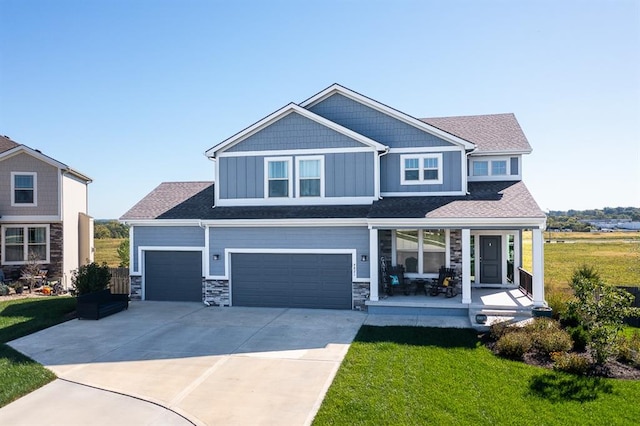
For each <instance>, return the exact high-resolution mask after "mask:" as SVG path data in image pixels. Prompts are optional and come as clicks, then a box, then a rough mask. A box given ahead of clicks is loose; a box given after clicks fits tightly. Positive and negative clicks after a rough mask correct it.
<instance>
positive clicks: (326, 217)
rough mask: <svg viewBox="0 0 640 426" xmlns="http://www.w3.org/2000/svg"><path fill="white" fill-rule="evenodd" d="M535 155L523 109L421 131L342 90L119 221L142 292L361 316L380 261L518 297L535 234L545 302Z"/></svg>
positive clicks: (245, 138)
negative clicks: (521, 118)
mask: <svg viewBox="0 0 640 426" xmlns="http://www.w3.org/2000/svg"><path fill="white" fill-rule="evenodd" d="M530 152H531V147H530V145H529V143H528V141H527V139H526V137H525V136H524V134H523V132H522V130H521V128H520V126H519V124H518V122H517V121H516V118H515V116H514V115H513V114H498V115H482V116H470V117H446V118H432V119H422V120H419V119H416V118H413V117H412V116H409V115H407V114H405V113H403V112H400V111H398V110H395V109H393V108H391V107H388V106H386V105H384V104H381V103H380V102H377V101H375V100H373V99H370V98H367V97H365V96H363V95H361V94H359V93H356V92H354V91H352V90H349V89H347V88H345V87H342V86H340V85H337V84H335V85H332V86H330V87H329V88H327V89H325V90H323V91H322V92H320V93H318V94H316V95H314V96H313V97H311V98H309V99H307V100H306V101H304V102H302V103H300V104H294V103H291V104H289V105H286V106H284V107H283V108H281V109H279V110H277V111H275V112H274V113H272V114H271V115H269V116H267V117H265V118H263V119H262V120H260V121H258V122H256V123H255V124H253V125H251V126H249V127H247V128H246V129H244V130H242V131H240V132H239V133H237V134H235V135H234V136H232V137H230V138H228V139H226V140H224V141H222V142H220V143H218V144H217V145H215V146H213V147H212V148H211V149H209V150H208V151H206V156H207V157H209V159H211V160H212V161H213V162H214V163H215V179H214V182H215V183H213V182H169V183H162V184H161V185H160V186H158V187H157V188H156V189H155V190H153V191H152V192H151V193H150V194H149V195H147V196H146V197H145V198H144V199H143V200H141V201H140V202H139V203H138V204H136V205H135V206H134V207H133V208H132V209H131V210H129V211H128V212H127V213H126V214H125V215H124V216H123V217H122V218H121V220H123V221H125V222H127V223H129V224H130V225H132V227H131V271H132V272H131V275H132V277H131V279H132V292H133V296H134V297H139V298H142V299H147V300H194V301H196V300H198V301H199V300H204V301H206V302H207V303H215V304H219V305H232V306H277V307H311V308H335V309H363V308H364V307H365V306H366V305H374V304H375V303H376V302H377V301H378V300H379V299H380V298H381V297H382V295H381V293H380V286H379V261H378V260H379V259H380V257H381V256H384V257H385V258H387V259H391V262H392V263H393V264H397V265H403V266H404V270H405V275H406V277H407V278H408V279H411V278H413V279H417V278H424V279H428V278H433V277H437V276H438V269H439V268H440V267H441V266H447V267H452V268H455V269H456V270H457V271H458V275H459V277H460V281H461V295H460V296H458V299H457V300H458V301H459V303H460V304H463V305H465V304H469V303H471V294H472V292H473V291H474V288H476V287H479V286H496V287H505V288H510V287H512V286H517V284H518V280H519V279H520V278H519V274H518V272H517V271H518V270H519V268H520V267H521V266H522V240H523V238H522V235H523V231H524V230H532V231H533V238H532V246H533V250H532V251H533V271H532V272H533V303H534V304H536V305H542V304H543V303H544V288H543V264H542V261H543V240H542V231H543V230H544V228H545V223H546V217H545V214H544V213H543V212H542V211H541V210H540V208H539V207H538V205H537V204H536V202H535V201H534V199H533V198H532V196H531V194H530V193H529V191H528V190H527V188H526V187H525V185H524V183H523V182H522V169H523V156H524V155H526V154H529V153H530ZM514 271H516V272H515V273H514Z"/></svg>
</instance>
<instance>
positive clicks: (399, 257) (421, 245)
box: [395, 229, 447, 274]
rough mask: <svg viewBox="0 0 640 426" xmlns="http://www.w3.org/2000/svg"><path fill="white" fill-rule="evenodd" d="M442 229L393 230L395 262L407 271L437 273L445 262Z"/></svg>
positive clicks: (444, 235)
mask: <svg viewBox="0 0 640 426" xmlns="http://www.w3.org/2000/svg"><path fill="white" fill-rule="evenodd" d="M446 250H447V242H446V231H445V230H444V229H403V230H397V231H396V232H395V252H396V264H397V265H403V266H404V270H405V272H407V273H417V274H437V273H438V270H439V269H440V267H441V266H445V264H446Z"/></svg>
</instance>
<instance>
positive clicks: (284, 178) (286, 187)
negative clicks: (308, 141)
mask: <svg viewBox="0 0 640 426" xmlns="http://www.w3.org/2000/svg"><path fill="white" fill-rule="evenodd" d="M291 167H292V165H291V158H290V157H285V158H282V157H272V158H265V169H266V180H265V181H266V185H265V195H266V197H267V198H288V197H291V196H292V194H291V186H292V182H291Z"/></svg>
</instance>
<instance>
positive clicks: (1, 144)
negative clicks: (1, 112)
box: [0, 135, 20, 152]
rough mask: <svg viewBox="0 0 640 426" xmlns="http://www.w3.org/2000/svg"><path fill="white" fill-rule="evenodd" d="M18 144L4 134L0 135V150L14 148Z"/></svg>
mask: <svg viewBox="0 0 640 426" xmlns="http://www.w3.org/2000/svg"><path fill="white" fill-rule="evenodd" d="M18 145H20V144H19V143H17V142H14V141H12V140H11V139H9V138H8V137H6V136H2V135H0V152H5V151H9V150H10V149H12V148H15V147H16V146H18Z"/></svg>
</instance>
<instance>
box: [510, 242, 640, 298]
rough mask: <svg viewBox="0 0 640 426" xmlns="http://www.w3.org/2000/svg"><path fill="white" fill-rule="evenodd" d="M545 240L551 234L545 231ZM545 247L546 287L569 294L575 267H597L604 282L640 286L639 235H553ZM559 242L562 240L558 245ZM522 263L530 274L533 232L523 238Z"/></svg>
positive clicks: (549, 289)
mask: <svg viewBox="0 0 640 426" xmlns="http://www.w3.org/2000/svg"><path fill="white" fill-rule="evenodd" d="M544 236H545V240H547V238H548V237H549V233H547V232H545V234H544ZM551 241H552V242H551V243H545V245H544V275H545V288H546V289H547V291H548V292H566V291H569V284H568V283H569V280H570V279H571V275H572V274H573V271H574V270H575V269H576V268H579V267H580V266H582V265H584V264H586V265H588V266H593V267H595V268H596V269H597V270H598V272H599V273H600V276H601V277H602V279H603V280H604V281H605V282H607V283H609V284H613V285H640V233H638V232H608V233H607V232H602V233H600V232H562V233H560V232H553V233H551ZM558 241H563V242H562V243H559V242H558ZM523 264H524V268H525V269H527V270H529V271H531V233H530V232H525V233H524V235H523Z"/></svg>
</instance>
